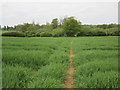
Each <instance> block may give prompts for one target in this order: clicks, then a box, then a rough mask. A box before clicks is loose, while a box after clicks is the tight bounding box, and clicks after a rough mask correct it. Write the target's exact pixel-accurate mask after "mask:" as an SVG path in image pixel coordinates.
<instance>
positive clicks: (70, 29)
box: [63, 17, 81, 36]
mask: <svg viewBox="0 0 120 90" xmlns="http://www.w3.org/2000/svg"><path fill="white" fill-rule="evenodd" d="M80 26H81V22H79V21H77V20H76V19H74V18H73V17H72V18H68V19H67V21H66V22H65V23H64V27H63V28H64V30H65V32H66V35H67V36H75V35H76V34H77V33H78V32H79V31H80Z"/></svg>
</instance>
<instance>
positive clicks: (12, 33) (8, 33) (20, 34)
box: [2, 31, 25, 37]
mask: <svg viewBox="0 0 120 90" xmlns="http://www.w3.org/2000/svg"><path fill="white" fill-rule="evenodd" d="M2 36H10V37H24V36H25V35H24V34H23V33H21V32H15V31H14V32H5V33H2Z"/></svg>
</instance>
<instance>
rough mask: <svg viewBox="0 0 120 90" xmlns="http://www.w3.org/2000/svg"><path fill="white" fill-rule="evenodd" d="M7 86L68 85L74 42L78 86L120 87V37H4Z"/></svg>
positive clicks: (4, 73)
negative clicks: (119, 63)
mask: <svg viewBox="0 0 120 90" xmlns="http://www.w3.org/2000/svg"><path fill="white" fill-rule="evenodd" d="M2 41H3V42H2V46H3V47H2V62H3V63H2V64H3V65H2V66H3V80H2V85H3V88H64V81H65V80H66V76H67V71H68V68H69V53H70V47H71V45H70V42H71V41H72V42H73V45H72V48H73V49H72V50H73V54H74V55H75V56H74V57H72V59H73V65H74V68H75V72H74V74H73V78H74V84H73V85H74V88H117V87H118V48H119V46H118V37H117V36H103V37H2Z"/></svg>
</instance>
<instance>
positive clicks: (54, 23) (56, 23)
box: [51, 18, 58, 29]
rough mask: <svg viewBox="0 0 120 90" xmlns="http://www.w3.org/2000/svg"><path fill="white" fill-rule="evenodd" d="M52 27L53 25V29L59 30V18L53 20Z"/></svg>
mask: <svg viewBox="0 0 120 90" xmlns="http://www.w3.org/2000/svg"><path fill="white" fill-rule="evenodd" d="M51 25H52V27H53V29H55V28H57V27H58V19H57V18H55V19H53V20H52V22H51Z"/></svg>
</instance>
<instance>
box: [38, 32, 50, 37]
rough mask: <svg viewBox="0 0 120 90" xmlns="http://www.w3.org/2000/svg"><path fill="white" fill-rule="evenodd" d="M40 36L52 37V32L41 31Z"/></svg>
mask: <svg viewBox="0 0 120 90" xmlns="http://www.w3.org/2000/svg"><path fill="white" fill-rule="evenodd" d="M40 36H41V37H51V36H52V34H51V33H49V32H41V33H40Z"/></svg>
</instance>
